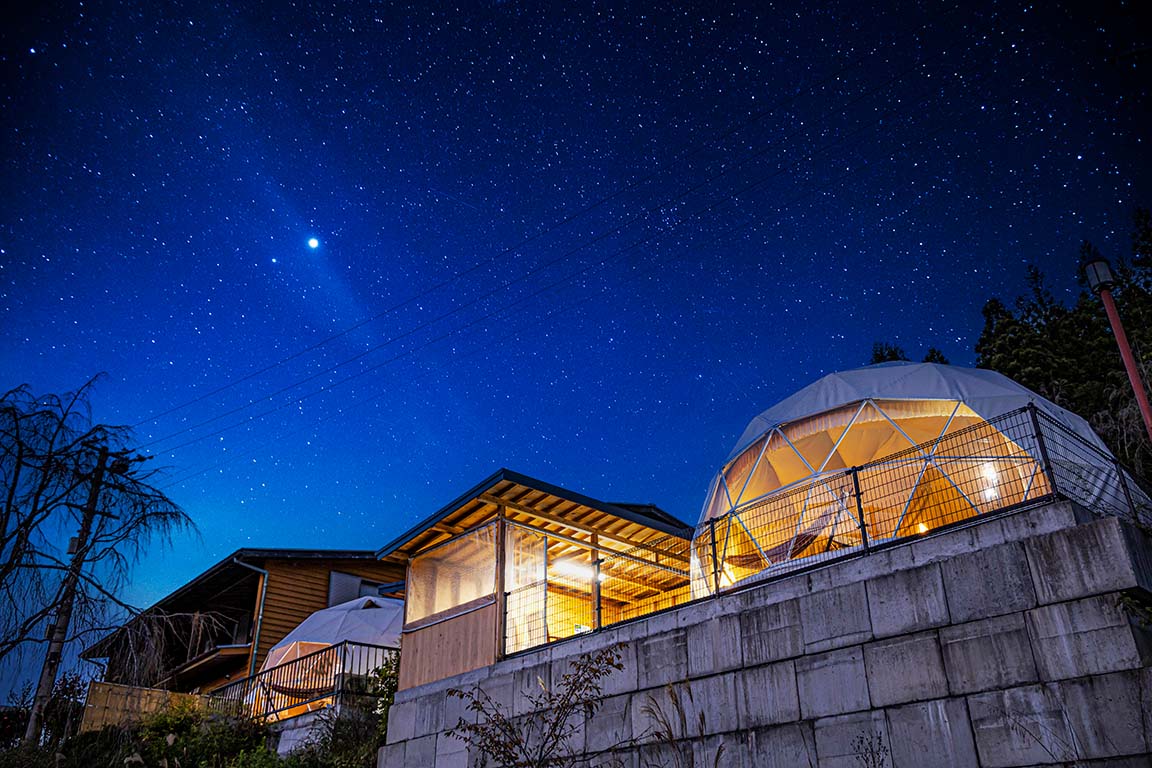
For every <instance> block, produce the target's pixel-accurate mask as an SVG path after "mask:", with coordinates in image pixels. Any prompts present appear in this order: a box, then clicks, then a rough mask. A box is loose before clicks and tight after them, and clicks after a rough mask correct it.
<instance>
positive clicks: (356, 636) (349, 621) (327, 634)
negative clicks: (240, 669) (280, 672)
mask: <svg viewBox="0 0 1152 768" xmlns="http://www.w3.org/2000/svg"><path fill="white" fill-rule="evenodd" d="M403 627H404V601H403V600H395V599H392V598H384V597H358V598H356V599H355V600H349V601H348V602H346V603H340V604H339V605H334V606H332V607H331V608H324V609H322V610H319V611H316V612H315V613H313V614H312V615H311V616H309V617H308V618H306V619H304V621H302V622H300V624H299V625H298V626H297V627H296V628H295V629H294V630H292V631H291V632H289V633H288V634H287V635H285V636H284V639H283V640H281V641H280V642H278V643H276V645H274V646H272V650H270V651H269V652H268V657H267V658H266V659H264V664H263V665H261V667H260V670H261V671H264V670H266V669H271V668H272V667H276V666H279V665H281V664H283V663H285V662H287V661H291V660H293V659H298V658H300V657H301V656H307V655H308V654H309V653H315V652H316V651H320V650H323V649H325V648H327V647H329V646H332V645H337V644H339V643H343V642H346V641H347V642H353V643H364V644H367V645H376V646H383V647H384V648H393V649H398V648H399V647H400V631H401V630H402V629H403Z"/></svg>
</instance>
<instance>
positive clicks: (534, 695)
mask: <svg viewBox="0 0 1152 768" xmlns="http://www.w3.org/2000/svg"><path fill="white" fill-rule="evenodd" d="M557 682H559V680H557ZM551 688H552V665H551V664H549V663H542V664H535V665H532V666H525V667H522V668H520V669H518V670H516V671H515V672H513V673H512V710H511V712H510V714H511V715H512V716H513V717H519V716H520V715H526V714H528V713H529V712H534V711H535V710H536V707H535V706H534V705H533V703H532V702H533V700H536V701H539V700H540V697H541V696H542V695H543V694H544V692H545V691H546V690H551Z"/></svg>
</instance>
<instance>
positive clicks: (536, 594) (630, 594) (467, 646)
mask: <svg viewBox="0 0 1152 768" xmlns="http://www.w3.org/2000/svg"><path fill="white" fill-rule="evenodd" d="M691 533H692V529H691V528H690V527H688V526H686V525H685V524H684V523H682V522H680V521H679V520H677V519H676V518H674V517H672V516H671V515H669V514H667V513H666V512H664V511H663V510H661V509H660V508H658V507H656V506H653V505H650V504H624V503H608V502H602V501H598V500H596V499H592V498H589V497H587V496H584V495H582V494H578V493H575V492H572V491H569V490H566V489H563V488H560V487H558V486H555V485H551V484H549V483H544V482H542V481H539V480H535V479H533V478H530V477H526V476H524V475H521V474H518V473H515V472H511V471H509V470H501V471H499V472H497V473H496V474H494V475H492V476H491V477H489V478H487V479H485V480H484V481H482V482H481V483H480V484H478V485H477V486H476V487H474V488H472V489H471V490H469V491H468V492H466V493H465V494H463V495H462V496H460V497H459V498H457V499H456V500H455V501H453V502H451V503H450V504H448V505H447V506H445V507H444V508H442V509H441V510H440V511H439V512H436V513H435V514H433V515H432V516H431V517H429V518H428V519H426V520H424V521H423V522H422V523H420V524H419V525H417V526H416V527H414V528H413V529H412V530H410V531H408V532H407V533H405V534H403V535H401V536H400V537H399V538H397V539H396V540H395V541H393V542H392V543H390V544H388V545H387V546H385V547H383V548H382V549H381V550H380V551H379V553H378V556H379V557H380V558H381V559H384V560H391V561H395V562H397V563H401V562H406V563H407V566H408V572H407V578H406V580H405V610H406V616H405V623H404V635H403V645H404V652H403V654H402V655H401V659H400V687H401V688H409V687H412V686H414V685H420V684H423V683H426V682H431V681H433V680H439V679H442V678H444V677H448V676H450V675H454V674H459V673H461V672H466V671H469V670H471V669H477V668H479V667H482V666H486V665H488V664H491V663H493V662H495V661H496V660H497V659H498V658H500V657H502V656H504V655H506V654H511V653H516V652H518V651H522V650H526V649H528V648H532V647H536V646H539V645H543V644H545V643H549V642H553V641H556V640H559V639H563V638H566V637H572V636H574V635H578V634H581V633H584V632H589V631H592V630H594V629H597V628H599V627H602V626H607V625H609V624H613V623H616V622H618V621H623V620H625V619H629V618H633V617H635V616H641V615H645V614H647V613H651V612H653V611H656V610H660V609H662V608H666V607H671V606H673V605H678V604H680V603H683V602H686V601H687V600H688V599H689V597H690V594H689V587H688V581H689V573H688V566H689V549H690V544H691Z"/></svg>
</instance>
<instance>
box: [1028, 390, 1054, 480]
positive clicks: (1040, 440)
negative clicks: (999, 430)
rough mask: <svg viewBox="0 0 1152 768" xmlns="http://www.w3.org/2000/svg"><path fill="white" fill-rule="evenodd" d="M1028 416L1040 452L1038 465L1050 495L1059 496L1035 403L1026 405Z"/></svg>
mask: <svg viewBox="0 0 1152 768" xmlns="http://www.w3.org/2000/svg"><path fill="white" fill-rule="evenodd" d="M1027 408H1028V415H1029V416H1030V417H1031V418H1032V430H1033V431H1034V432H1035V433H1036V447H1037V448H1038V449H1039V450H1040V465H1041V466H1042V467H1044V474H1045V475H1047V476H1048V485H1049V486H1050V487H1051V488H1052V495H1053V496H1059V495H1060V489H1059V488H1058V487H1057V486H1056V473H1055V472H1053V471H1052V460H1051V459H1050V458H1049V457H1048V444H1047V443H1046V442H1045V441H1044V431H1043V430H1042V429H1040V414H1039V412H1038V410H1037V408H1036V403H1028V406H1027Z"/></svg>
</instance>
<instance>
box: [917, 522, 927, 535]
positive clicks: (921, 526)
mask: <svg viewBox="0 0 1152 768" xmlns="http://www.w3.org/2000/svg"><path fill="white" fill-rule="evenodd" d="M916 532H917V533H928V526H926V525H924V523H920V524H919V525H917V526H916Z"/></svg>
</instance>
